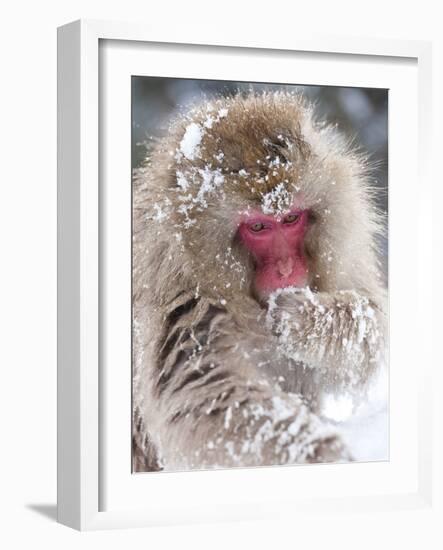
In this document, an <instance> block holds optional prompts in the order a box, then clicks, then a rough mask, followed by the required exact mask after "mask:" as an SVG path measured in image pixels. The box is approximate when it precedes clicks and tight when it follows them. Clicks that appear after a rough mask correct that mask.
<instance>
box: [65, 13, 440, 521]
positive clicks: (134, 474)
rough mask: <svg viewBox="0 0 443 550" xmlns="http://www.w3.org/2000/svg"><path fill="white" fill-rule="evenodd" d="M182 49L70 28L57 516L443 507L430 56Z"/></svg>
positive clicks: (305, 48) (374, 45)
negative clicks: (431, 327) (436, 474)
mask: <svg viewBox="0 0 443 550" xmlns="http://www.w3.org/2000/svg"><path fill="white" fill-rule="evenodd" d="M188 39H189V37H185V36H183V37H181V36H176V35H174V36H171V37H168V36H157V34H156V33H155V32H152V29H146V28H144V27H143V26H137V25H126V24H120V23H103V22H96V21H86V22H84V21H82V22H75V23H72V24H69V25H67V26H65V27H62V28H60V29H59V62H58V71H59V72H58V76H59V148H58V155H59V156H58V158H59V173H58V179H59V200H58V207H59V360H58V364H59V367H58V369H59V370H58V376H59V385H58V403H59V409H58V417H59V424H58V436H59V441H58V464H59V470H58V487H59V489H58V491H59V504H58V506H59V521H60V522H62V523H65V524H67V525H70V526H73V527H76V528H79V529H94V528H105V527H119V526H137V525H146V526H147V525H158V524H168V523H187V522H196V521H205V520H208V521H210V520H212V521H214V520H215V521H218V520H224V519H238V518H248V519H250V518H260V517H265V516H266V517H285V515H287V514H289V515H290V514H292V513H293V512H294V510H297V513H298V512H299V511H300V512H305V511H308V510H309V509H316V510H320V509H323V510H326V511H327V510H328V507H331V506H333V507H334V509H335V510H337V507H339V508H341V509H343V510H346V509H347V508H349V507H351V506H352V507H353V508H355V507H356V506H357V507H359V508H360V509H361V510H372V509H378V510H380V509H392V508H395V507H398V506H402V507H404V506H411V507H412V506H413V507H420V506H427V505H428V504H429V499H430V491H431V477H430V470H429V468H428V466H429V463H430V460H431V455H430V444H431V441H430V432H429V425H428V423H427V422H426V419H427V418H428V415H429V414H430V409H429V407H430V403H429V399H428V397H429V392H430V387H429V379H428V377H429V373H430V368H431V365H432V356H431V351H430V345H429V334H428V332H427V331H426V328H425V327H424V326H423V324H422V323H421V322H420V319H422V318H423V317H424V316H426V315H427V309H428V308H429V307H430V306H429V304H428V302H427V300H426V293H427V290H426V279H427V278H428V277H429V273H428V272H427V269H428V268H426V267H425V266H429V265H430V262H429V258H430V255H431V253H432V251H431V250H430V249H429V248H427V247H426V246H420V247H419V246H417V244H418V242H419V238H420V234H421V233H422V232H423V231H424V230H425V229H426V227H428V224H429V221H428V219H427V216H426V209H425V203H426V201H427V200H429V196H430V189H431V188H430V181H429V177H428V175H427V172H426V169H427V168H426V152H427V150H428V147H427V143H428V140H429V136H428V124H429V119H430V112H429V98H428V95H427V94H428V88H427V85H428V82H429V78H430V74H429V73H430V69H429V67H430V50H429V45H428V44H426V43H412V42H411V43H409V42H389V41H386V42H383V41H366V40H357V39H336V40H332V39H324V38H320V37H319V38H316V39H313V38H309V37H308V38H306V37H302V36H300V37H298V38H297V39H294V40H291V41H290V43H287V44H286V43H283V42H282V43H277V42H276V43H273V42H272V41H270V42H269V43H268V42H266V41H263V42H260V41H257V42H254V43H252V42H251V43H249V42H246V41H244V40H241V39H239V40H233V41H232V43H230V42H228V41H225V40H221V41H220V42H218V41H217V40H216V39H213V40H211V42H210V43H205V41H204V40H202V42H201V43H198V40H196V43H194V44H190V43H188ZM405 159H407V162H405ZM412 212H413V213H414V215H413V216H411V213H412ZM411 218H412V219H411ZM411 259H412V261H411ZM414 259H415V260H416V261H415V260H414ZM418 266H424V267H420V269H419V267H418ZM406 295H407V296H408V304H407V314H406V313H405V303H404V296H406ZM429 317H430V316H429ZM419 357H420V358H421V360H420V364H421V365H422V367H421V369H420V371H419V372H417V369H416V368H414V367H415V365H416V364H417V362H418V358H419ZM208 502H211V503H212V505H211V506H208V505H207V503H208ZM283 503H284V504H283Z"/></svg>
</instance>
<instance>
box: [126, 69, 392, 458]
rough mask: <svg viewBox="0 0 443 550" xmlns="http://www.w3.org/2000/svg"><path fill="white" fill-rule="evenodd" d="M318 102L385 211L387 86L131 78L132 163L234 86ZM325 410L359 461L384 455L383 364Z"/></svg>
mask: <svg viewBox="0 0 443 550" xmlns="http://www.w3.org/2000/svg"><path fill="white" fill-rule="evenodd" d="M294 89H296V90H297V91H299V92H301V93H303V94H304V95H305V96H306V97H308V98H309V99H310V100H312V101H314V102H315V103H316V105H317V113H318V115H319V117H322V118H326V120H328V121H329V122H330V123H332V124H336V125H337V126H338V128H339V129H340V130H341V131H342V132H344V133H345V134H346V135H347V136H348V137H350V138H352V139H353V140H354V143H355V145H358V146H360V147H361V148H362V149H363V150H364V151H366V152H367V153H369V154H370V156H371V159H372V161H373V163H374V169H373V184H374V185H375V186H376V187H377V189H378V192H377V198H376V202H377V207H378V209H380V210H381V211H382V212H384V213H385V214H386V217H387V214H388V91H387V90H385V89H374V88H349V87H338V86H294V85H283V84H260V83H252V84H251V83H244V82H227V81H213V80H211V81H208V80H184V79H175V78H158V77H139V76H133V77H132V167H133V168H137V167H138V166H140V164H141V163H142V161H143V160H144V158H145V156H146V143H147V142H148V141H149V139H150V138H151V137H161V136H162V135H164V134H165V133H166V132H167V125H168V121H169V119H170V118H171V117H172V116H173V115H174V114H175V113H176V112H177V111H179V110H181V109H182V108H183V107H185V106H186V105H187V104H189V103H193V102H196V101H197V102H198V101H199V100H200V99H201V100H204V99H208V98H210V97H211V96H214V95H219V94H222V95H223V94H232V93H235V92H237V91H240V92H248V91H255V92H261V91H265V90H266V91H273V90H292V91H293V90H294ZM379 250H380V262H381V268H382V272H383V274H384V277H385V281H387V272H388V240H387V237H382V238H381V239H380V242H379ZM323 412H324V415H325V416H326V417H327V418H328V419H329V420H330V422H332V423H334V424H336V425H337V427H338V428H339V429H340V430H341V432H342V434H343V437H344V438H345V440H346V441H347V443H348V445H349V447H350V448H351V451H352V453H353V455H354V458H355V459H356V460H359V461H372V460H388V458H389V415H388V375H387V370H386V369H383V370H382V371H381V372H380V375H379V376H378V378H377V379H376V380H375V382H374V384H373V386H372V387H371V389H370V391H369V394H368V397H367V399H366V400H365V401H364V402H362V403H360V404H359V405H358V406H356V405H355V404H354V403H353V401H352V399H351V398H349V397H347V396H343V397H340V398H338V399H337V398H334V397H332V396H329V397H328V398H327V400H326V406H325V409H324V411H323Z"/></svg>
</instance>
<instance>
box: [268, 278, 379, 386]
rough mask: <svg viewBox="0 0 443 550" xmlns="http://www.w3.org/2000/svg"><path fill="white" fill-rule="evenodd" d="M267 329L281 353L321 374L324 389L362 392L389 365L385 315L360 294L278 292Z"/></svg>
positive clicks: (270, 306)
mask: <svg viewBox="0 0 443 550" xmlns="http://www.w3.org/2000/svg"><path fill="white" fill-rule="evenodd" d="M267 325H268V327H269V328H270V329H271V330H272V331H273V332H274V333H275V334H276V335H277V336H278V339H279V350H280V352H281V353H282V354H283V355H284V356H285V357H287V358H291V359H293V360H294V361H300V362H302V363H303V364H305V365H306V366H307V367H311V368H314V369H321V370H322V378H323V380H324V383H325V386H328V385H329V386H330V387H340V388H344V387H346V388H347V389H351V390H352V389H358V388H360V387H362V386H363V385H364V384H365V383H366V382H367V381H368V380H369V378H370V376H371V374H372V373H374V372H375V371H376V370H377V368H378V366H379V365H380V363H381V362H382V361H383V359H384V351H385V325H386V319H385V315H384V312H383V311H382V309H381V308H380V307H379V306H378V305H377V304H375V303H374V302H373V301H371V300H370V299H369V298H367V297H365V296H363V295H361V294H358V293H357V292H355V291H338V292H336V293H334V294H329V293H324V292H320V293H312V292H311V291H310V290H309V289H296V288H286V289H282V290H279V291H277V292H276V293H274V294H273V295H272V296H271V298H270V301H269V309H268V315H267ZM323 374H324V376H323Z"/></svg>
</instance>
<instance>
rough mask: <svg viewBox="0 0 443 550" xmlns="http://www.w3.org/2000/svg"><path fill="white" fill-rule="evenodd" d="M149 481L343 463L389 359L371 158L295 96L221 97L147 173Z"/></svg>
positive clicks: (144, 466) (140, 371)
mask: <svg viewBox="0 0 443 550" xmlns="http://www.w3.org/2000/svg"><path fill="white" fill-rule="evenodd" d="M133 208H134V217H133V220H134V221H133V337H134V338H133V340H134V346H133V364H134V385H133V391H134V423H133V426H134V430H133V431H134V438H133V457H134V460H133V463H134V464H133V466H134V470H135V471H148V470H158V469H166V470H178V469H181V470H183V469H192V468H213V467H231V466H257V465H275V464H293V463H318V462H343V461H349V460H352V453H351V452H350V451H349V449H348V448H347V447H346V445H345V443H344V442H343V440H342V438H341V436H340V434H339V433H338V432H337V429H336V428H334V427H333V426H331V424H330V423H328V422H326V421H325V420H324V419H322V417H321V403H322V395H323V394H324V392H330V393H331V392H332V393H333V392H335V393H336V394H340V393H342V392H348V393H350V394H352V395H357V394H358V393H359V392H361V391H362V390H364V388H365V387H366V386H367V384H368V381H369V380H370V379H371V376H372V375H373V374H374V373H375V372H376V371H377V369H378V367H379V365H380V364H381V362H382V361H383V356H384V347H385V325H386V319H385V315H386V314H385V303H384V302H385V290H384V288H383V285H382V282H381V279H380V276H379V273H378V263H377V258H376V253H377V250H376V244H375V243H376V240H375V237H376V234H377V233H378V232H379V231H380V230H381V229H382V225H383V220H382V219H381V217H380V215H379V214H378V213H377V211H376V208H375V206H374V204H373V203H372V189H371V185H370V175H369V170H368V163H367V158H366V157H365V156H364V155H362V154H361V153H359V152H356V151H355V150H352V149H351V148H350V146H349V145H348V144H347V142H346V140H345V139H343V138H342V137H341V136H340V134H339V133H338V132H337V130H336V129H335V128H332V127H329V126H327V125H326V124H324V123H323V122H318V121H316V119H315V116H314V112H313V107H312V106H311V105H310V104H309V103H307V102H306V100H305V99H304V98H303V97H302V96H300V95H297V94H291V93H286V92H285V93H264V94H260V95H258V94H254V93H251V94H249V95H243V96H242V95H236V96H233V97H229V98H216V99H214V100H212V101H211V102H204V103H203V104H201V105H198V106H195V107H193V108H191V109H190V110H189V111H187V112H186V113H184V114H182V115H180V116H179V117H177V118H176V120H175V121H174V122H173V123H172V124H171V127H170V131H169V134H168V136H166V137H165V138H163V139H161V140H159V142H158V143H157V144H156V145H155V146H154V147H153V149H152V151H151V153H150V155H149V158H148V159H147V162H146V163H145V165H144V166H143V167H142V168H140V169H138V170H137V171H136V172H135V176H134V193H133Z"/></svg>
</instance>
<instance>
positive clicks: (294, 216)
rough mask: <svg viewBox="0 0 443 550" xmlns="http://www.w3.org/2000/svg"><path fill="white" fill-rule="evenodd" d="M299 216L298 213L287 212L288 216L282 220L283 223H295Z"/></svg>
mask: <svg viewBox="0 0 443 550" xmlns="http://www.w3.org/2000/svg"><path fill="white" fill-rule="evenodd" d="M299 218H300V214H289V216H286V218H285V219H284V220H283V223H295V222H297V221H298V219H299Z"/></svg>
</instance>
